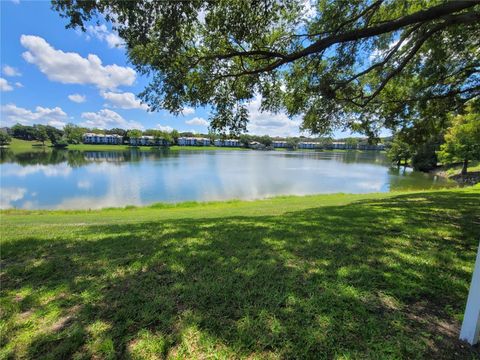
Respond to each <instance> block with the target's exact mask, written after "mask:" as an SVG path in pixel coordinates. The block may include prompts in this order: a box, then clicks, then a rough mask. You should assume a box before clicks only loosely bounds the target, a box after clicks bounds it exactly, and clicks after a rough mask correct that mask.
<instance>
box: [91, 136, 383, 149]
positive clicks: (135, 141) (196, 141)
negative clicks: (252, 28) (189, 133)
mask: <svg viewBox="0 0 480 360" xmlns="http://www.w3.org/2000/svg"><path fill="white" fill-rule="evenodd" d="M83 142H84V143H85V144H112V145H116V144H117V145H121V144H123V137H122V136H121V135H118V134H107V135H104V134H94V133H86V134H84V135H83ZM177 143H178V145H179V146H210V145H212V144H211V141H210V139H209V138H197V137H180V138H178V141H177ZM129 144H130V145H132V146H168V145H169V143H168V141H167V140H165V139H161V138H155V137H153V136H148V135H143V136H141V137H139V138H130V140H129ZM252 144H253V145H255V142H252V143H250V145H252ZM213 145H215V146H219V147H241V146H242V143H241V142H240V140H237V139H225V140H221V139H217V140H215V141H214V142H213ZM272 146H273V147H274V148H288V147H289V145H288V143H287V141H284V140H275V141H273V142H272ZM297 148H298V149H329V150H385V145H384V144H377V145H370V144H358V145H356V144H347V143H345V142H339V141H336V142H332V143H331V144H326V145H322V144H321V143H318V142H313V141H310V142H307V141H302V142H299V143H298V144H297Z"/></svg>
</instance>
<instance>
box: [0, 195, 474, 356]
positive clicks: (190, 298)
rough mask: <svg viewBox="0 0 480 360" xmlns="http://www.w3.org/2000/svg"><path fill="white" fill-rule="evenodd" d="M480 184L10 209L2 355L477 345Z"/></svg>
mask: <svg viewBox="0 0 480 360" xmlns="http://www.w3.org/2000/svg"><path fill="white" fill-rule="evenodd" d="M479 200H480V186H476V187H474V188H466V189H454V190H445V191H425V192H411V193H389V194H366V195H341V194H340V195H338V194H337V195H321V196H308V197H280V198H274V199H268V200H261V201H252V202H243V201H231V202H224V203H207V204H197V203H185V204H180V205H161V204H159V205H154V206H151V207H146V208H128V209H106V210H101V211H62V212H53V211H19V210H9V211H3V212H1V213H0V214H1V229H2V230H1V255H2V256H1V257H2V262H1V283H2V286H1V304H0V308H1V324H2V325H1V326H2V328H1V334H2V339H1V346H2V349H1V352H0V358H29V359H34V358H35V359H38V358H51V359H60V358H76V359H82V358H85V359H90V358H115V357H121V358H133V359H156V358H173V359H186V358H195V359H200V358H248V359H280V358H315V359H318V358H328V359H332V358H336V359H359V358H373V359H383V358H385V359H386V358H388V359H393V358H408V359H414V358H417V359H423V358H435V359H439V358H448V359H450V358H459V359H470V358H478V357H479V356H480V353H479V352H478V349H471V348H469V347H468V346H466V345H463V344H461V343H460V342H459V341H458V340H457V337H458V332H459V325H460V323H461V319H462V313H463V310H464V306H465V302H466V297H467V292H468V286H469V282H470V278H471V272H472V269H473V264H474V259H475V254H476V247H477V246H478V240H479V239H478V234H479V233H480V207H479V206H478V204H479V202H480V201H479Z"/></svg>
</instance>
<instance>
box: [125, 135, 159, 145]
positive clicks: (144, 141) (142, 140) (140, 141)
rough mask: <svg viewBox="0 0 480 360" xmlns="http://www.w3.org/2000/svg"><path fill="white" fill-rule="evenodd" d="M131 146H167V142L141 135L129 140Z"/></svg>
mask: <svg viewBox="0 0 480 360" xmlns="http://www.w3.org/2000/svg"><path fill="white" fill-rule="evenodd" d="M130 145H131V146H168V141H167V140H165V139H162V138H155V137H154V136H149V135H143V136H141V137H139V138H132V137H131V138H130Z"/></svg>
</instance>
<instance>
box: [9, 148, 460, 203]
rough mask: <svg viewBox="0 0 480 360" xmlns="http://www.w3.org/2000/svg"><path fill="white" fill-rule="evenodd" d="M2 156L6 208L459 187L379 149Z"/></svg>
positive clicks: (123, 152)
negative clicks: (397, 164) (400, 164)
mask: <svg viewBox="0 0 480 360" xmlns="http://www.w3.org/2000/svg"><path fill="white" fill-rule="evenodd" d="M0 155H1V157H0V160H1V164H0V206H1V207H2V208H12V207H14V208H22V209H88V208H91V209H97V208H104V207H112V206H115V207H118V206H125V205H147V204H151V203H155V202H180V201H190V200H194V201H212V200H226V199H258V198H265V197H270V196H275V195H307V194H318V193H338V192H344V193H368V192H387V191H390V190H402V189H427V188H432V187H446V186H453V183H452V182H448V181H446V180H444V179H442V178H437V177H433V176H431V175H427V174H423V173H418V172H414V171H411V170H409V169H403V168H402V169H400V170H398V169H396V168H391V166H390V164H389V163H388V161H387V160H386V158H385V155H384V154H383V153H379V152H330V151H325V152H313V151H308V152H306V151H305V152H300V151H296V152H288V151H285V152H280V151H265V152H264V151H241V150H239V151H221V150H220V151H211V150H210V151H209V150H206V151H188V150H187V151H154V150H152V151H139V150H136V149H132V150H130V151H84V152H80V151H66V150H61V151H46V152H42V151H37V152H30V153H22V154H13V153H12V152H11V151H9V150H1V152H0Z"/></svg>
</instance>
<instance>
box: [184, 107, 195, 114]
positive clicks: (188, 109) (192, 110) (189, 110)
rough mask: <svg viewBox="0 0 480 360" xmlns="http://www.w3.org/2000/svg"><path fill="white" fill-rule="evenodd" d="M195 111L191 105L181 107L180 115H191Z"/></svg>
mask: <svg viewBox="0 0 480 360" xmlns="http://www.w3.org/2000/svg"><path fill="white" fill-rule="evenodd" d="M194 113H195V109H194V108H192V107H186V108H185V109H183V111H182V115H192V114H194Z"/></svg>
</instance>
